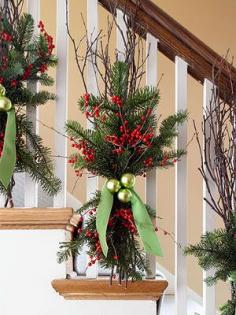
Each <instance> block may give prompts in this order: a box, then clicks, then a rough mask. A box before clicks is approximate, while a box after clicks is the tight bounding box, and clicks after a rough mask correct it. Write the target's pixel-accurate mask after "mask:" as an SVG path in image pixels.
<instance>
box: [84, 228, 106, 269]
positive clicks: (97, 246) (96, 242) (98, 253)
mask: <svg viewBox="0 0 236 315" xmlns="http://www.w3.org/2000/svg"><path fill="white" fill-rule="evenodd" d="M85 236H86V237H87V238H89V239H90V240H91V241H92V243H93V244H94V247H95V248H94V252H95V254H94V255H93V256H90V257H89V258H90V261H89V263H88V267H91V266H92V265H93V264H95V262H96V261H99V260H100V259H101V256H102V247H101V244H100V241H99V238H98V233H97V231H91V230H87V231H86V232H85Z"/></svg>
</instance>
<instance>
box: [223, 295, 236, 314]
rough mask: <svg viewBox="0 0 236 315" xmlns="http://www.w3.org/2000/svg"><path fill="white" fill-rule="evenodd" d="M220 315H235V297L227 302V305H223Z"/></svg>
mask: <svg viewBox="0 0 236 315" xmlns="http://www.w3.org/2000/svg"><path fill="white" fill-rule="evenodd" d="M220 311H221V315H235V312H236V297H235V298H234V299H232V300H231V301H230V300H229V301H228V302H227V303H225V304H224V305H223V306H222V307H221V308H220Z"/></svg>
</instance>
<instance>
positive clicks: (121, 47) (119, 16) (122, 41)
mask: <svg viewBox="0 0 236 315" xmlns="http://www.w3.org/2000/svg"><path fill="white" fill-rule="evenodd" d="M116 23H117V25H119V27H117V32H116V49H117V55H118V59H119V60H120V61H124V60H125V45H126V40H127V34H126V23H125V16H124V12H123V11H121V10H119V9H117V10H116ZM121 31H122V33H121Z"/></svg>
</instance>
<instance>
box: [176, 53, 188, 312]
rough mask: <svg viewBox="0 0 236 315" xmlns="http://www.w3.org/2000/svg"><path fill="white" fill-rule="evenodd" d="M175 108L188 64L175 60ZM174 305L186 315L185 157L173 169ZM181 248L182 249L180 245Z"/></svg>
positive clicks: (180, 103) (182, 96)
mask: <svg viewBox="0 0 236 315" xmlns="http://www.w3.org/2000/svg"><path fill="white" fill-rule="evenodd" d="M175 107H176V111H179V110H186V109H187V63H186V62H185V61H184V60H182V59H181V58H179V57H176V60H175ZM178 130H179V136H178V139H177V141H176V142H177V148H183V149H185V148H186V145H187V123H185V124H184V125H183V126H181V127H179V129H178ZM175 171H176V172H175V237H176V245H175V305H176V315H187V264H186V257H185V256H184V255H183V248H184V247H185V246H186V245H187V158H186V156H184V157H182V158H181V161H180V162H178V163H177V165H176V168H175ZM179 245H181V247H180V246H179Z"/></svg>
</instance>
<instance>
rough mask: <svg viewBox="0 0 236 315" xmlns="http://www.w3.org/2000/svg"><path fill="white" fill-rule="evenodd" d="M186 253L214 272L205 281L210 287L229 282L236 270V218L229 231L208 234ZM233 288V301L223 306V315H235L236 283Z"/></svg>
mask: <svg viewBox="0 0 236 315" xmlns="http://www.w3.org/2000/svg"><path fill="white" fill-rule="evenodd" d="M185 253H186V254H190V255H194V256H195V257H197V258H198V262H199V265H200V266H201V267H202V268H203V269H204V270H210V269H211V270H214V275H213V276H209V277H207V278H206V279H205V281H206V283H207V284H208V285H213V284H215V283H216V282H217V281H219V280H222V281H227V280H228V279H229V277H230V275H231V272H232V271H234V270H236V216H234V217H231V224H230V225H229V228H228V229H216V230H214V231H213V232H207V233H206V234H204V235H203V236H202V237H201V240H200V242H199V243H198V244H196V245H190V246H188V247H187V248H186V249H185ZM231 287H232V290H231V293H232V299H231V300H229V301H228V302H227V303H226V304H225V305H224V306H222V308H221V311H222V313H221V315H235V310H236V282H232V283H231Z"/></svg>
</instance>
